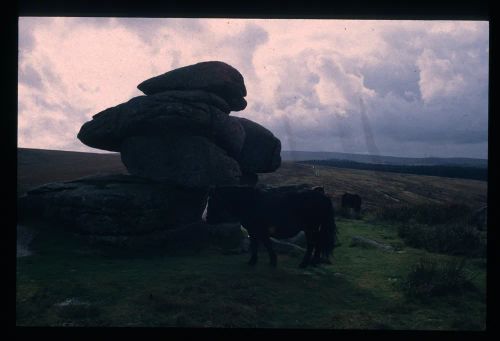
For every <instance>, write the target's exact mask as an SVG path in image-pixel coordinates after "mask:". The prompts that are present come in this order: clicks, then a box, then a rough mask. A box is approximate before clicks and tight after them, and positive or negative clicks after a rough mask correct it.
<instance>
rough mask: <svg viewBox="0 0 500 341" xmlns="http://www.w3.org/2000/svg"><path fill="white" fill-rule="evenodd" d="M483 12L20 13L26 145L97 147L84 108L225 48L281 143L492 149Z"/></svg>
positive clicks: (460, 152) (413, 152)
mask: <svg viewBox="0 0 500 341" xmlns="http://www.w3.org/2000/svg"><path fill="white" fill-rule="evenodd" d="M488 29H489V27H488V23H487V22H455V21H432V22H425V21H374V20H363V21H353V20H299V19H297V20H284V19H276V20H270V19H182V18H167V19H161V18H158V19H154V18H20V21H19V85H18V87H19V100H18V103H19V114H18V121H19V141H18V144H19V145H20V146H25V147H35V148H36V147H38V148H67V149H69V150H92V151H96V150H94V149H90V148H87V147H86V146H84V145H82V144H81V143H80V142H79V141H78V140H77V139H76V133H77V132H78V130H79V128H80V126H81V125H82V124H83V123H84V122H85V121H87V120H89V119H90V117H91V116H92V115H93V114H95V113H97V112H99V111H101V110H103V109H106V108H108V107H111V106H115V105H117V104H120V103H122V102H125V101H127V100H129V99H130V98H131V97H134V96H138V95H140V94H141V92H140V91H139V90H137V88H136V86H137V84H139V83H140V82H142V81H143V80H145V79H147V78H150V77H153V76H156V75H158V74H161V73H164V72H166V71H169V70H171V69H174V68H177V67H181V66H185V65H189V64H194V63H197V62H200V61H207V60H221V61H225V62H227V63H229V64H230V65H232V66H234V67H235V68H237V69H238V70H239V71H240V72H241V73H242V74H243V76H244V77H245V84H246V86H247V92H248V95H247V101H248V107H247V108H246V109H245V110H244V111H242V112H238V113H233V114H234V115H236V116H242V117H247V118H250V119H252V120H255V121H257V122H259V123H261V124H262V125H264V126H266V127H267V128H268V129H270V130H271V131H273V133H274V134H275V135H276V136H278V137H279V138H280V139H281V140H282V143H283V149H296V150H331V151H346V152H355V153H366V152H370V153H378V152H379V153H380V154H389V155H407V156H424V155H441V156H446V155H448V156H478V157H486V155H487V139H488V136H487V126H488V73H489V70H488V62H489V50H488V44H489V36H488Z"/></svg>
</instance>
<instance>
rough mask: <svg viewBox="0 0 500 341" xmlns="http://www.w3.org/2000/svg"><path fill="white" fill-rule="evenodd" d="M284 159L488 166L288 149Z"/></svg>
mask: <svg viewBox="0 0 500 341" xmlns="http://www.w3.org/2000/svg"><path fill="white" fill-rule="evenodd" d="M281 158H282V159H283V160H284V161H307V160H332V159H335V160H345V161H355V162H362V163H372V164H383V165H399V166H463V167H478V168H487V167H488V160H486V159H473V158H437V157H428V158H410V157H396V156H383V155H364V154H349V153H337V152H307V151H288V150H284V151H282V152H281Z"/></svg>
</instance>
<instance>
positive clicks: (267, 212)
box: [206, 186, 337, 267]
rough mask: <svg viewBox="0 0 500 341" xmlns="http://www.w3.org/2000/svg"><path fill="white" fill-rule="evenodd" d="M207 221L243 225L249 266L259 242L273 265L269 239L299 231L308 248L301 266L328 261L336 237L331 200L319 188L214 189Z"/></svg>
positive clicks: (210, 194) (211, 194)
mask: <svg viewBox="0 0 500 341" xmlns="http://www.w3.org/2000/svg"><path fill="white" fill-rule="evenodd" d="M206 220H207V223H209V224H217V223H221V222H226V221H229V220H233V221H239V222H240V223H241V225H243V227H244V228H245V229H246V230H247V231H248V234H249V236H250V251H251V258H250V261H249V264H250V265H255V264H256V263H257V249H258V245H259V243H262V244H264V246H265V247H266V249H267V251H268V253H269V258H270V263H271V265H273V266H276V262H277V256H276V253H275V252H274V250H273V247H272V242H271V240H270V239H269V238H270V237H274V238H277V239H285V238H291V237H293V236H295V235H297V234H298V233H299V232H300V231H301V230H303V231H304V232H305V235H306V240H307V250H306V253H305V255H304V258H303V260H302V262H301V263H300V266H301V267H306V266H307V265H308V264H311V265H316V264H318V263H320V262H324V263H330V261H329V256H330V255H331V254H332V252H333V248H334V247H335V242H336V237H337V229H336V225H335V215H334V209H333V205H332V201H331V200H330V198H329V197H327V196H326V195H325V194H324V193H322V191H321V190H319V189H316V190H302V191H284V192H281V193H280V192H279V191H266V190H262V189H258V188H254V187H244V186H233V187H218V188H214V189H211V190H210V192H209V199H208V206H207V216H206ZM313 252H314V255H313ZM311 256H312V259H311Z"/></svg>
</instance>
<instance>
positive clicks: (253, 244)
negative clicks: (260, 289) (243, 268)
mask: <svg viewBox="0 0 500 341" xmlns="http://www.w3.org/2000/svg"><path fill="white" fill-rule="evenodd" d="M258 250H259V241H258V240H257V238H255V237H253V236H250V253H251V256H250V260H249V261H248V264H249V265H255V264H257V252H258Z"/></svg>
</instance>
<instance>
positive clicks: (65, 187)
mask: <svg viewBox="0 0 500 341" xmlns="http://www.w3.org/2000/svg"><path fill="white" fill-rule="evenodd" d="M206 200H207V191H206V190H204V189H196V190H194V189H193V190H188V189H181V188H177V187H174V186H171V185H167V184H163V183H159V182H155V181H151V180H146V179H141V178H138V177H135V176H129V175H109V176H93V177H87V178H82V179H79V180H75V181H69V182H58V183H51V184H47V185H43V186H40V187H38V188H36V189H34V190H31V191H28V192H27V194H26V195H24V196H23V197H21V198H20V199H19V214H18V215H19V220H21V221H23V220H26V219H29V218H32V219H43V220H48V221H54V222H58V223H60V225H62V226H64V228H65V229H66V230H69V231H71V232H76V233H78V234H82V235H87V236H94V237H96V238H101V237H102V238H105V237H107V238H110V237H113V238H115V239H116V240H120V238H121V239H123V238H131V237H134V236H135V237H139V236H145V235H147V234H151V233H163V232H164V231H170V230H175V229H178V228H179V227H181V226H184V225H189V224H192V223H196V222H198V221H201V215H202V213H203V210H204V208H205V205H206ZM165 233H166V232H165Z"/></svg>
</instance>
